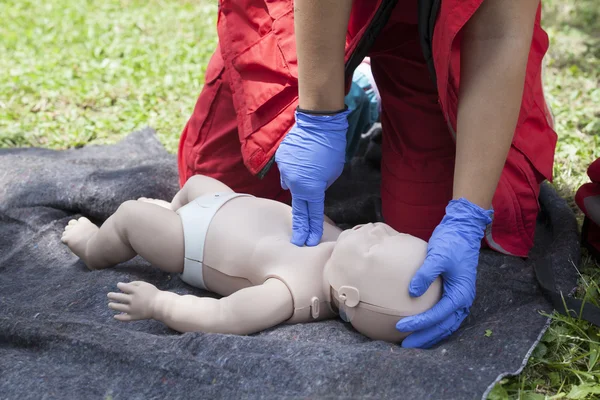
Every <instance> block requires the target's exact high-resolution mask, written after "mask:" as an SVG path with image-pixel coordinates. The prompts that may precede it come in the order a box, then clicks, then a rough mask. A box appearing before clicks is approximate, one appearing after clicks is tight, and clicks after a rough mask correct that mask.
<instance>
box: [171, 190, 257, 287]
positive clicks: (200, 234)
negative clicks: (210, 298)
mask: <svg viewBox="0 0 600 400" xmlns="http://www.w3.org/2000/svg"><path fill="white" fill-rule="evenodd" d="M236 197H252V196H251V195H249V194H242V193H214V194H209V195H203V196H200V197H198V198H196V199H194V200H192V201H190V202H189V203H188V204H186V205H185V206H183V207H181V208H180V209H179V210H177V214H179V217H180V218H181V223H182V225H183V237H184V255H185V258H184V263H183V273H182V274H181V280H182V281H184V282H186V283H187V284H189V285H192V286H195V287H198V288H200V289H206V285H205V284H204V274H203V272H202V263H203V261H204V242H205V241H206V233H207V232H208V227H209V226H210V222H211V221H212V219H213V217H214V216H215V214H216V213H217V211H219V209H220V208H221V207H222V206H223V205H224V204H225V203H227V202H228V201H229V200H231V199H235V198H236Z"/></svg>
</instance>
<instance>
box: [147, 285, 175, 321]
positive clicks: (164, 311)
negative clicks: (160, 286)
mask: <svg viewBox="0 0 600 400" xmlns="http://www.w3.org/2000/svg"><path fill="white" fill-rule="evenodd" d="M173 295H174V293H170V292H165V291H163V290H159V291H157V292H156V294H155V295H154V298H153V299H152V300H151V304H150V313H151V315H152V319H155V320H157V321H161V322H163V321H164V320H165V318H166V316H167V315H168V314H169V310H170V309H171V307H172V305H173V302H174V297H173ZM175 296H177V295H175Z"/></svg>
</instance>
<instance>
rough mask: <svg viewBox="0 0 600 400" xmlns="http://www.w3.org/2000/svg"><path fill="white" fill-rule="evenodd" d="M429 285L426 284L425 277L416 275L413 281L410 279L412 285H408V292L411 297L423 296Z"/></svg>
mask: <svg viewBox="0 0 600 400" xmlns="http://www.w3.org/2000/svg"><path fill="white" fill-rule="evenodd" d="M428 287H429V286H428V285H426V283H425V282H424V281H423V279H421V278H420V277H415V278H413V280H412V281H410V285H409V286H408V294H410V295H411V297H419V296H422V295H423V293H425V292H426V291H427V289H428Z"/></svg>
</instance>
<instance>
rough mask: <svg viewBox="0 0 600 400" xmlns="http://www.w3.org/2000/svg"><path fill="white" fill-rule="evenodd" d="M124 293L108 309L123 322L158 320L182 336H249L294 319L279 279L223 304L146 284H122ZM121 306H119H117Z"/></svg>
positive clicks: (239, 293) (114, 297)
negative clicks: (182, 333) (187, 333)
mask: <svg viewBox="0 0 600 400" xmlns="http://www.w3.org/2000/svg"><path fill="white" fill-rule="evenodd" d="M117 287H118V288H119V289H121V290H122V291H123V293H109V294H108V298H109V299H111V300H113V301H115V302H112V303H109V307H110V308H112V309H113V310H116V311H121V312H122V313H123V314H119V315H115V318H116V319H118V320H120V321H135V320H139V319H149V318H152V319H155V320H157V321H161V322H163V323H164V324H166V325H167V326H169V327H170V328H171V329H174V330H176V331H179V332H211V333H229V334H236V335H247V334H251V333H256V332H260V331H262V330H264V329H267V328H271V327H273V326H275V325H278V324H281V323H282V322H284V321H286V320H288V319H289V318H291V316H292V314H293V312H294V305H293V300H292V295H291V294H290V291H289V290H288V288H287V286H286V285H285V284H284V283H283V282H281V281H280V280H278V279H274V278H271V279H268V280H267V281H265V283H263V284H262V285H259V286H251V287H248V288H245V289H242V290H239V291H237V292H235V293H233V294H231V295H229V296H227V297H223V298H222V299H220V300H217V299H213V298H208V297H196V296H191V295H185V296H180V295H178V294H175V293H171V292H165V291H160V290H158V289H157V288H156V287H154V286H153V285H151V284H149V283H147V282H131V283H119V284H118V285H117ZM116 302H118V303H116Z"/></svg>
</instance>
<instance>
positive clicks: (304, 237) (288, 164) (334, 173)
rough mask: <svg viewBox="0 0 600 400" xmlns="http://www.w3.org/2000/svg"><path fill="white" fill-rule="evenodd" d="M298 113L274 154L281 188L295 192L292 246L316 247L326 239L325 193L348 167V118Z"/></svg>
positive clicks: (342, 115) (345, 112) (341, 115)
mask: <svg viewBox="0 0 600 400" xmlns="http://www.w3.org/2000/svg"><path fill="white" fill-rule="evenodd" d="M349 112H350V111H344V112H341V113H338V114H335V115H310V114H305V113H302V112H299V111H296V123H295V124H294V126H293V127H292V129H291V130H290V131H289V132H288V134H287V135H286V137H285V139H283V141H282V142H281V144H280V145H279V148H278V149H277V152H276V153H275V162H276V163H277V166H278V167H279V172H280V174H281V187H282V188H283V189H284V190H288V189H289V190H290V191H291V192H292V216H293V218H292V230H293V232H292V243H293V244H295V245H297V246H303V245H304V244H306V245H307V246H316V245H317V244H319V242H320V241H321V237H322V236H323V220H324V212H325V210H324V208H325V190H326V189H327V188H328V187H329V186H331V184H332V183H333V182H334V181H335V180H336V179H337V178H339V176H340V175H341V173H342V171H343V169H344V163H345V155H346V131H347V130H348V120H347V116H348V113H349Z"/></svg>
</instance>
